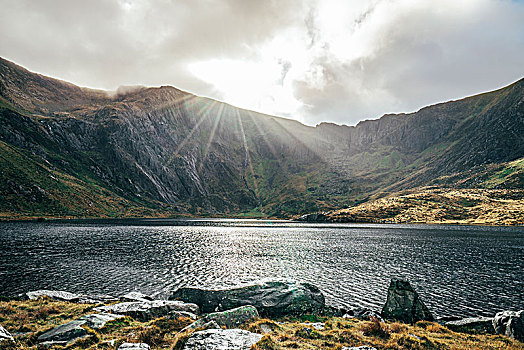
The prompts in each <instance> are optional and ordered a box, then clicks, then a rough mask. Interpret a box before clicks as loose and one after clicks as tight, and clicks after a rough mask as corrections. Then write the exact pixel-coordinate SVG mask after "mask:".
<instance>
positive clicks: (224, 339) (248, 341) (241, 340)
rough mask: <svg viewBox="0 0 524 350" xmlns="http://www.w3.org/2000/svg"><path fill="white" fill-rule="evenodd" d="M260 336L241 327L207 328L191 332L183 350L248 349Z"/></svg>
mask: <svg viewBox="0 0 524 350" xmlns="http://www.w3.org/2000/svg"><path fill="white" fill-rule="evenodd" d="M261 338H262V335H261V334H256V333H251V332H248V331H245V330H242V329H207V330H204V331H198V332H195V333H193V334H192V335H191V337H189V339H188V340H187V342H186V344H185V346H184V350H223V349H230V350H249V349H250V348H251V346H253V345H254V344H256V343H257V342H258V341H260V339H261Z"/></svg>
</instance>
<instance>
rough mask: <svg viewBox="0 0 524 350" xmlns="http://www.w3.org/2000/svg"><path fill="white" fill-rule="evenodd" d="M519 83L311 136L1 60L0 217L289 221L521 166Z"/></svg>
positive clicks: (307, 130)
mask: <svg viewBox="0 0 524 350" xmlns="http://www.w3.org/2000/svg"><path fill="white" fill-rule="evenodd" d="M523 87H524V80H520V81H518V82H516V83H514V84H512V85H510V86H508V87H506V88H504V89H501V90H497V91H494V92H491V93H486V94H482V95H478V96H473V97H470V98H467V99H463V100H460V101H453V102H448V103H442V104H439V105H435V106H431V107H426V108H423V109H421V110H420V111H418V112H416V113H411V114H398V115H385V116H383V117H382V118H380V119H378V120H370V121H365V122H361V123H359V124H358V125H357V126H355V127H348V126H339V125H335V124H328V123H322V124H320V125H318V126H317V127H309V126H305V125H303V124H300V123H299V122H296V121H293V120H288V119H284V118H279V117H274V116H268V115H263V114H259V113H255V112H251V111H247V110H242V109H238V108H235V107H233V106H230V105H227V104H225V103H221V102H217V101H213V100H210V99H206V98H201V97H198V96H194V95H192V94H190V93H187V92H184V91H181V90H178V89H176V88H173V87H169V86H163V87H159V88H136V89H125V90H123V91H120V92H118V93H107V92H104V91H98V90H91V89H85V88H80V87H77V86H74V85H72V84H69V83H65V82H62V81H59V80H56V79H52V78H48V77H44V76H41V75H38V74H35V73H31V72H29V71H27V70H26V69H24V68H22V67H19V66H17V65H15V64H14V63H11V62H9V61H6V60H3V59H0V119H1V122H2V128H1V129H0V147H1V148H2V152H1V153H0V195H1V198H2V199H1V200H0V212H1V213H2V214H1V215H2V216H3V217H17V216H18V217H20V216H37V215H43V216H133V215H178V214H193V215H250V216H290V215H293V214H299V213H304V212H312V211H318V210H326V209H334V208H338V207H342V206H347V205H351V204H355V203H359V202H362V201H365V200H367V199H369V198H374V197H380V196H383V195H384V194H387V193H390V192H392V191H396V190H399V189H405V188H410V187H414V186H420V185H424V184H427V183H430V182H435V181H436V179H442V178H443V176H449V175H454V176H460V174H463V173H465V172H469V171H471V169H477V170H478V171H485V168H486V167H487V166H489V165H490V164H496V163H501V162H507V161H512V160H515V159H518V158H521V157H523V156H524V136H523V135H524V120H523V119H524V104H523V103H522V100H523V97H524V94H523ZM477 170H475V171H477ZM508 186H509V185H508Z"/></svg>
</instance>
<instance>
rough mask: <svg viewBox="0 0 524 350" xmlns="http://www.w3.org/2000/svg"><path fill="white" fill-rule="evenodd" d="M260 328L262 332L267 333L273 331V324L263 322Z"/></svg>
mask: <svg viewBox="0 0 524 350" xmlns="http://www.w3.org/2000/svg"><path fill="white" fill-rule="evenodd" d="M260 330H261V331H262V333H264V334H267V333H271V332H273V327H271V325H269V324H267V323H262V324H261V325H260Z"/></svg>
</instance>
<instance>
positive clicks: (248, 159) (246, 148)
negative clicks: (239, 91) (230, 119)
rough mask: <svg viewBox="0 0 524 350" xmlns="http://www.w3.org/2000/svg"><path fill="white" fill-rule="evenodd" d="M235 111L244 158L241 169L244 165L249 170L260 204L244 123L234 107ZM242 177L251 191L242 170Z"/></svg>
mask: <svg viewBox="0 0 524 350" xmlns="http://www.w3.org/2000/svg"><path fill="white" fill-rule="evenodd" d="M235 113H236V115H237V121H238V124H239V127H240V132H241V135H240V136H241V137H242V143H243V144H244V152H245V159H244V164H243V169H245V168H246V166H247V167H248V168H249V171H250V173H251V177H252V178H253V187H254V188H255V190H254V195H255V198H256V199H257V200H258V201H259V203H258V204H259V206H260V198H259V192H258V182H257V178H256V177H255V171H254V169H253V162H252V161H251V156H250V154H249V146H248V145H247V140H246V134H245V132H244V125H243V124H242V118H241V117H240V113H239V111H238V110H237V109H235ZM242 178H243V180H244V184H245V185H246V187H247V189H248V190H250V191H252V190H251V189H250V188H249V186H248V183H247V180H246V177H245V175H244V171H242Z"/></svg>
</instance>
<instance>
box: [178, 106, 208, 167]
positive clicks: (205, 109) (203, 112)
mask: <svg viewBox="0 0 524 350" xmlns="http://www.w3.org/2000/svg"><path fill="white" fill-rule="evenodd" d="M215 104H216V101H212V102H211V103H210V104H205V105H204V106H202V107H201V108H200V109H199V110H198V112H197V113H196V115H197V116H198V115H201V117H200V119H199V120H198V122H197V123H196V124H195V126H193V128H192V129H191V131H190V132H189V134H187V136H186V137H185V138H184V140H182V142H181V143H180V144H179V145H178V147H177V148H176V149H175V151H174V152H173V156H172V159H171V160H173V159H174V157H176V156H178V154H179V153H180V151H181V150H182V149H183V148H184V146H185V145H186V144H187V143H188V142H189V141H190V140H191V138H192V137H193V134H194V133H195V131H196V130H197V129H198V128H199V127H200V125H201V124H202V123H203V122H204V120H205V119H206V118H208V117H209V115H208V113H207V112H208V111H209V110H210V109H211V108H212V107H213V106H214V105H215Z"/></svg>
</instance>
